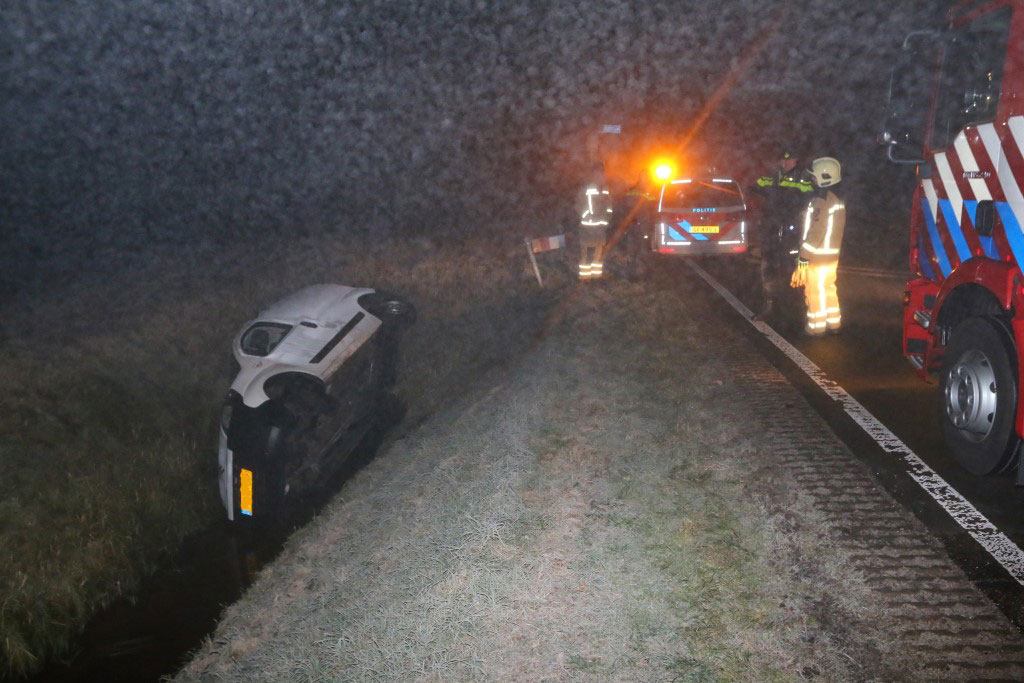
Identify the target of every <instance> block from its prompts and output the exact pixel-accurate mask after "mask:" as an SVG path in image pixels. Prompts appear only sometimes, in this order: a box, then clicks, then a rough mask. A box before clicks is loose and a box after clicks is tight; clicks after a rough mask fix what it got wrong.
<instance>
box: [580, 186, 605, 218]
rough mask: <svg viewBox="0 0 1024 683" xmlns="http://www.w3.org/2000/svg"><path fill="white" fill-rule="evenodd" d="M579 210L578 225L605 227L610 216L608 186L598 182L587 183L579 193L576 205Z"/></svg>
mask: <svg viewBox="0 0 1024 683" xmlns="http://www.w3.org/2000/svg"><path fill="white" fill-rule="evenodd" d="M577 208H578V209H579V212H580V226H581V227H584V228H588V227H589V228H606V227H608V222H609V220H611V217H612V198H611V195H610V194H609V192H608V188H606V187H604V186H603V185H601V184H598V183H589V184H587V185H585V186H584V187H583V191H582V192H581V193H580V201H579V204H578V206H577Z"/></svg>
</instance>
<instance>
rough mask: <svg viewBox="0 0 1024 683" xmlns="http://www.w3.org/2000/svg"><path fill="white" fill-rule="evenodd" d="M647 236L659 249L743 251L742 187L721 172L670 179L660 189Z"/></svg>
mask: <svg viewBox="0 0 1024 683" xmlns="http://www.w3.org/2000/svg"><path fill="white" fill-rule="evenodd" d="M646 238H647V239H646V242H647V244H648V246H649V248H650V250H651V251H652V252H655V253H658V254H675V255H683V256H706V255H709V254H741V253H743V252H745V251H746V250H747V246H748V236H747V203H746V201H745V200H744V197H743V190H742V189H740V186H739V184H738V183H737V182H736V181H735V180H733V179H731V178H728V177H721V176H711V175H709V176H703V177H700V176H698V177H689V178H675V179H673V180H669V181H667V182H665V183H664V184H662V186H661V188H660V191H659V192H658V195H657V207H656V209H655V211H654V215H653V220H651V221H650V222H649V223H648V224H647V234H646Z"/></svg>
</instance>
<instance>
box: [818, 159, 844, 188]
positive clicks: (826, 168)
mask: <svg viewBox="0 0 1024 683" xmlns="http://www.w3.org/2000/svg"><path fill="white" fill-rule="evenodd" d="M811 175H812V176H813V177H814V184H815V185H817V186H818V187H829V186H831V185H836V184H837V183H839V180H840V177H841V174H840V167H839V162H838V161H837V160H836V159H833V158H832V157H819V158H817V159H815V160H814V161H813V162H811Z"/></svg>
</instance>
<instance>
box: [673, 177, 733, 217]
mask: <svg viewBox="0 0 1024 683" xmlns="http://www.w3.org/2000/svg"><path fill="white" fill-rule="evenodd" d="M661 207H662V210H665V211H668V210H673V209H674V210H677V211H701V210H704V211H726V210H737V209H740V210H742V209H743V208H744V206H743V194H742V193H741V192H740V188H739V185H737V184H736V183H735V181H732V180H729V181H727V182H714V181H710V180H692V181H690V182H688V183H672V184H669V185H666V186H665V193H664V194H663V195H662V199H661Z"/></svg>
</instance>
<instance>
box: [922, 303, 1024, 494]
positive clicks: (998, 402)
mask: <svg viewBox="0 0 1024 683" xmlns="http://www.w3.org/2000/svg"><path fill="white" fill-rule="evenodd" d="M1016 410H1017V367H1016V353H1015V352H1014V349H1013V343H1012V341H1011V340H1010V338H1009V335H1008V334H1007V333H1006V332H1005V330H1004V329H1003V328H1002V326H1000V325H999V323H998V322H996V321H995V320H992V319H990V318H980V317H975V318H968V319H967V320H965V321H964V322H962V323H960V325H958V326H957V328H956V329H955V330H954V331H953V336H952V338H951V339H950V342H949V344H948V345H947V346H946V352H945V354H944V356H943V363H942V373H941V378H940V385H939V421H940V422H941V424H942V431H943V435H944V436H945V439H946V444H947V445H948V446H949V450H950V452H951V453H952V455H953V457H954V458H955V459H956V461H957V462H958V463H960V465H961V466H962V467H963V468H964V469H966V470H968V471H969V472H971V473H972V474H978V475H985V474H992V473H994V472H999V471H1001V470H1003V469H1005V468H1006V466H1007V464H1008V463H1009V462H1010V461H1011V457H1012V455H1013V452H1014V449H1015V448H1016V446H1017V441H1018V437H1017V435H1016V433H1015V431H1014V418H1015V415H1016Z"/></svg>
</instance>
